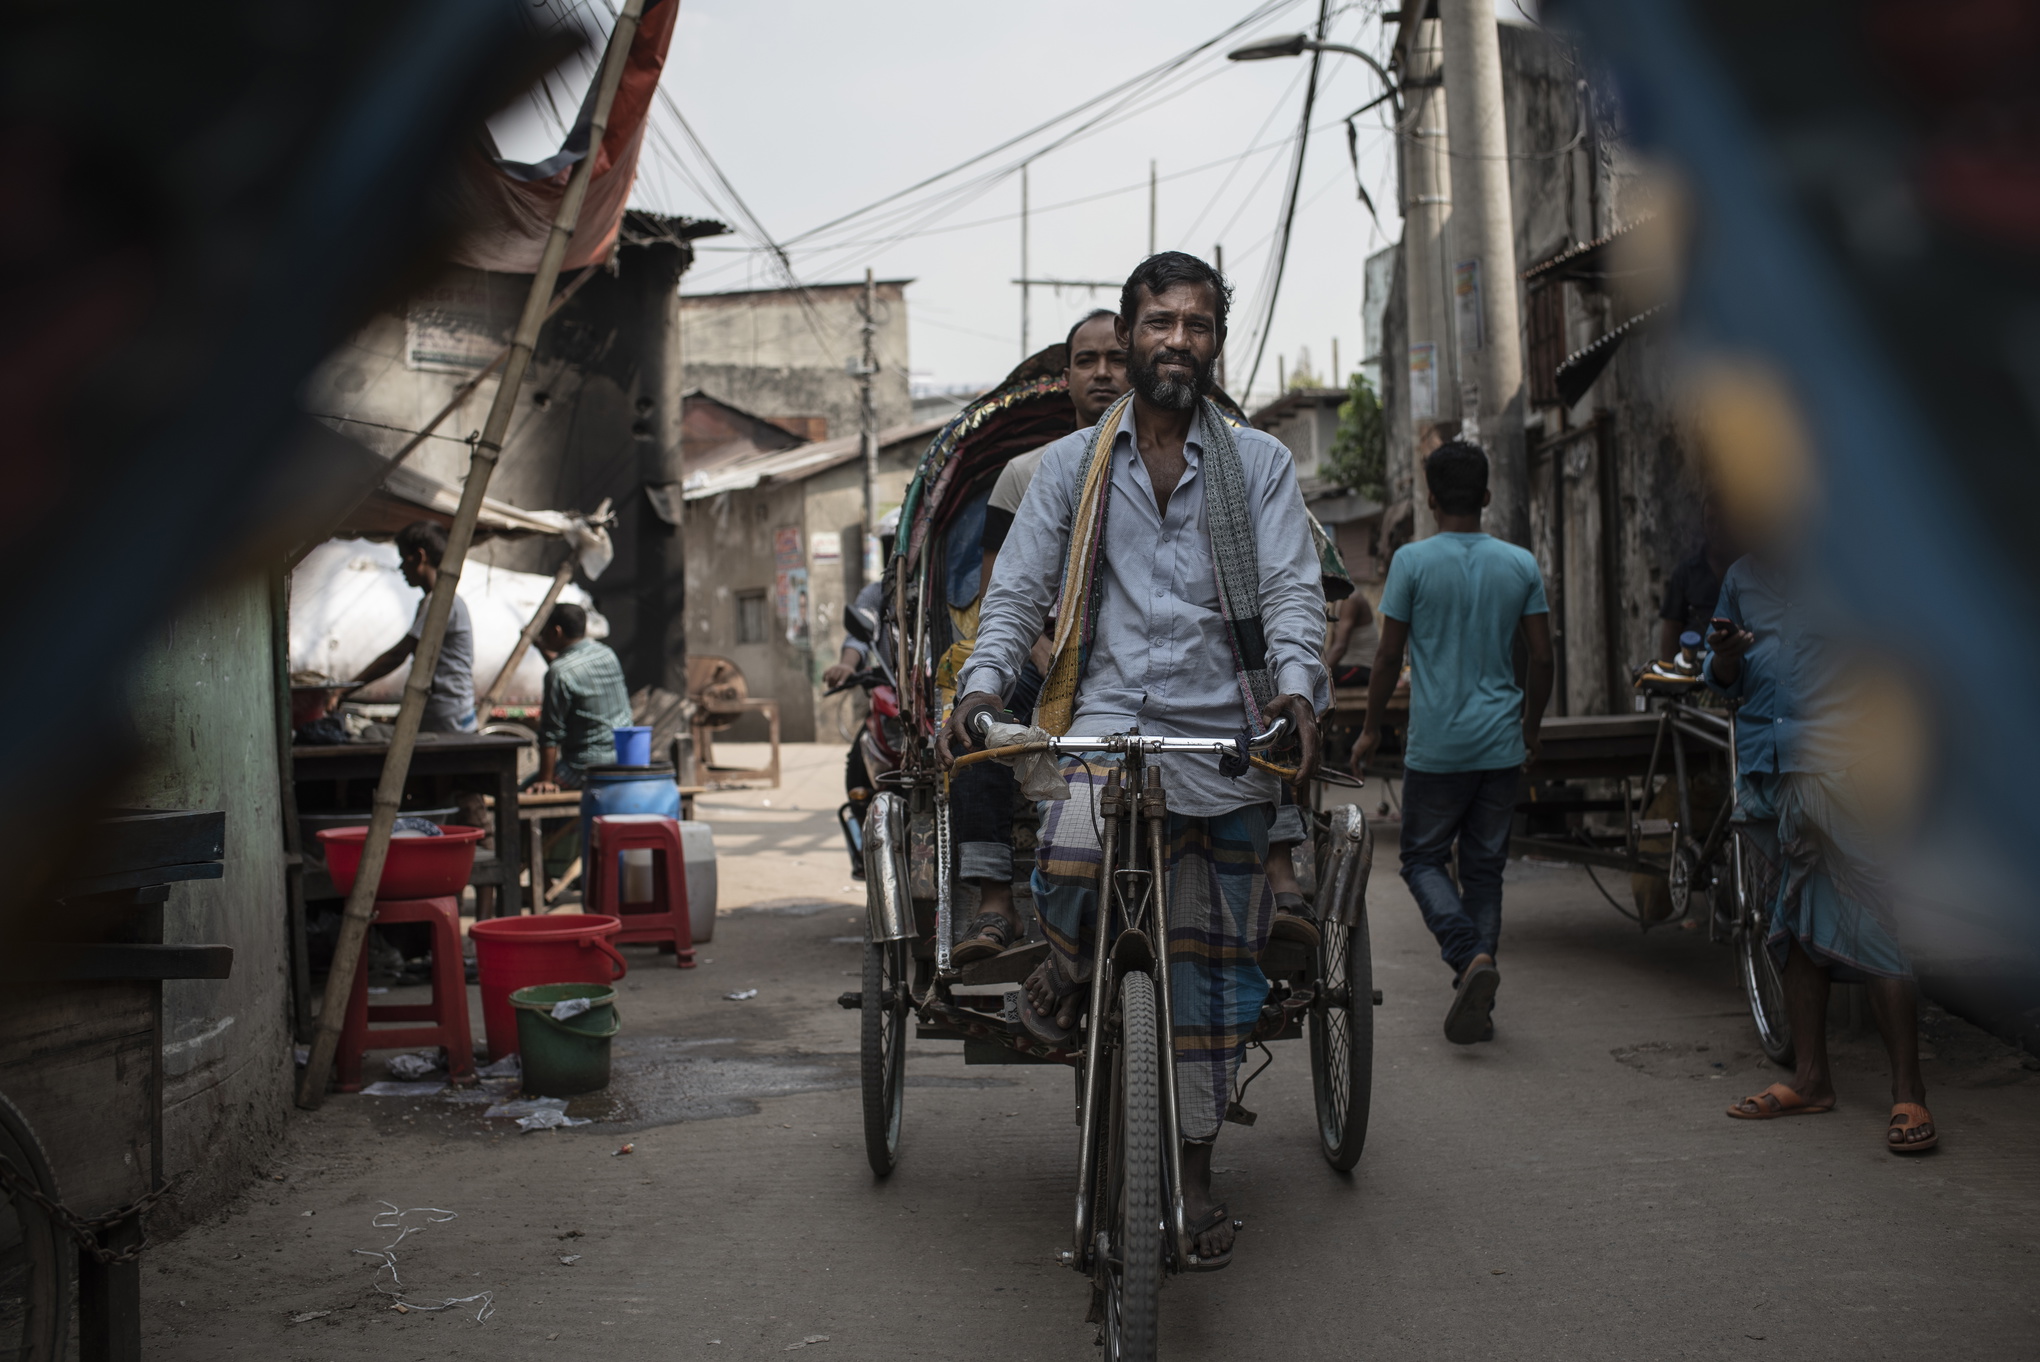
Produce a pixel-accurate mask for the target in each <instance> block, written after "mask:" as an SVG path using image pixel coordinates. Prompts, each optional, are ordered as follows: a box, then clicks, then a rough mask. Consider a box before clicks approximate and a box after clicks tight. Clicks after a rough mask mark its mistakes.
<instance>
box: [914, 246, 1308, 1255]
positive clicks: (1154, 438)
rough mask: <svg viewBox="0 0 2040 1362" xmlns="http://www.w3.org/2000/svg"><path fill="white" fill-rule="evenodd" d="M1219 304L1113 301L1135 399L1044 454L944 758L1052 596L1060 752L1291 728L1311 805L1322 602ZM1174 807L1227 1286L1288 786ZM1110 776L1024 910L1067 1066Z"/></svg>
mask: <svg viewBox="0 0 2040 1362" xmlns="http://www.w3.org/2000/svg"><path fill="white" fill-rule="evenodd" d="M1229 295H1230V289H1229V288H1228V287H1227V285H1226V282H1225V280H1224V278H1223V277H1222V276H1221V275H1220V274H1219V273H1218V271H1216V270H1214V269H1213V268H1212V267H1211V266H1209V265H1207V264H1205V263H1204V262H1203V261H1201V260H1198V259H1196V258H1195V257H1193V256H1189V255H1185V254H1183V253H1181V252H1177V251H1170V252H1166V253H1164V254H1161V255H1156V256H1152V257H1150V258H1149V259H1147V260H1145V261H1143V262H1142V263H1141V265H1140V266H1139V268H1137V269H1136V270H1135V271H1134V272H1133V274H1132V276H1131V277H1129V278H1128V279H1127V281H1126V286H1125V288H1124V289H1123V290H1122V292H1121V294H1120V315H1119V318H1118V322H1117V329H1118V338H1119V341H1120V343H1121V344H1122V345H1123V346H1125V347H1126V350H1127V372H1128V376H1129V378H1130V379H1131V381H1132V385H1133V391H1132V392H1131V393H1130V394H1128V395H1127V396H1125V397H1123V398H1121V399H1119V400H1118V401H1117V402H1115V403H1114V404H1113V405H1112V407H1111V409H1110V410H1109V411H1108V412H1107V413H1106V415H1105V417H1104V419H1103V420H1102V421H1101V422H1100V423H1099V424H1098V425H1097V426H1096V427H1093V428H1092V429H1090V430H1086V431H1079V432H1077V433H1076V434H1074V435H1069V436H1066V437H1064V438H1063V439H1062V440H1059V441H1057V442H1056V443H1055V444H1053V445H1051V446H1049V447H1048V450H1047V452H1046V453H1045V455H1044V456H1043V458H1042V462H1041V467H1040V471H1039V472H1038V473H1036V475H1035V478H1034V481H1033V484H1032V485H1031V486H1030V487H1029V488H1028V491H1027V496H1026V498H1025V499H1024V500H1023V501H1022V503H1021V505H1020V510H1019V514H1018V515H1017V516H1016V518H1015V520H1014V523H1013V528H1012V531H1011V533H1010V534H1009V535H1008V537H1007V539H1006V543H1005V546H1004V549H1003V551H1002V553H1001V555H1000V560H999V570H998V573H997V574H996V576H994V578H993V579H992V583H991V586H990V588H989V590H988V591H987V593H986V596H985V600H984V603H983V607H982V610H981V612H980V615H979V620H978V635H977V646H976V649H975V651H974V652H973V653H972V654H971V658H970V661H969V662H968V664H967V665H966V666H965V667H964V669H963V672H962V674H961V675H960V676H959V677H958V681H957V691H958V693H959V696H960V698H959V699H958V701H957V703H956V706H955V709H954V710H953V711H952V712H951V715H950V718H949V720H948V722H947V723H946V724H945V726H944V728H943V731H942V735H941V739H940V741H939V744H938V748H939V750H940V752H941V755H942V759H943V760H944V762H945V763H946V762H948V761H951V760H953V754H954V751H955V749H956V748H957V747H968V746H972V745H974V743H975V739H974V738H972V737H970V736H967V735H969V733H970V721H971V719H972V716H974V715H976V714H978V713H982V712H986V711H989V712H991V713H992V714H994V715H995V716H997V717H1001V718H1003V713H1004V702H1003V699H1002V697H1003V696H1005V695H1006V694H1007V693H1008V692H1009V691H1010V689H1011V688H1012V686H1013V684H1014V681H1015V680H1016V678H1017V677H1018V676H1019V674H1020V670H1021V668H1022V667H1023V666H1024V665H1025V664H1026V661H1027V657H1028V652H1029V649H1030V648H1031V647H1032V645H1033V643H1034V640H1035V639H1036V638H1037V637H1038V636H1039V635H1040V633H1041V630H1042V625H1043V622H1044V621H1045V620H1046V619H1047V616H1048V610H1049V606H1050V603H1051V601H1052V600H1053V599H1055V598H1056V596H1057V593H1058V589H1059V588H1060V590H1061V593H1062V595H1061V602H1062V603H1061V607H1060V613H1061V615H1062V616H1064V617H1067V616H1069V615H1070V612H1071V611H1073V610H1074V611H1075V612H1076V615H1075V618H1074V619H1073V620H1069V619H1066V620H1065V621H1064V622H1063V623H1062V624H1059V627H1058V633H1059V637H1060V647H1059V649H1058V651H1057V653H1056V656H1055V659H1054V661H1053V664H1052V666H1051V669H1050V673H1049V677H1048V680H1047V682H1046V683H1045V684H1044V686H1043V689H1042V694H1041V700H1040V703H1039V705H1038V706H1037V708H1036V711H1035V722H1036V723H1037V724H1038V725H1040V726H1041V727H1042V728H1044V729H1047V730H1048V731H1050V732H1053V733H1070V732H1076V733H1084V734H1093V733H1099V734H1102V733H1113V732H1123V731H1125V730H1128V729H1132V728H1134V727H1136V726H1138V727H1139V729H1140V731H1141V732H1142V733H1145V734H1149V735H1157V736H1179V737H1206V738H1208V737H1224V736H1229V735H1232V734H1236V733H1238V732H1240V731H1241V730H1242V729H1243V728H1251V729H1253V730H1255V731H1260V730H1263V729H1265V728H1266V727H1267V726H1268V725H1270V724H1272V723H1274V722H1275V720H1277V719H1278V718H1286V719H1288V720H1289V721H1290V722H1291V723H1292V724H1293V725H1294V726H1295V729H1296V732H1297V736H1298V738H1299V740H1300V743H1301V748H1302V767H1301V771H1300V774H1299V777H1298V780H1299V783H1301V782H1302V781H1304V780H1308V778H1309V776H1310V773H1311V771H1312V769H1313V768H1314V767H1315V765H1316V761H1317V725H1316V715H1315V712H1314V709H1313V706H1312V703H1311V698H1310V697H1312V696H1314V695H1316V694H1318V693H1319V692H1320V690H1321V688H1322V686H1323V684H1324V681H1323V663H1322V660H1321V658H1320V656H1319V654H1320V651H1321V649H1322V645H1323V642H1324V593H1323V588H1322V587H1321V585H1320V583H1319V565H1318V560H1317V557H1316V555H1315V554H1314V553H1313V552H1312V550H1311V538H1310V535H1309V534H1308V532H1307V529H1306V526H1307V522H1306V520H1305V511H1304V503H1303V494H1302V491H1301V489H1300V488H1299V487H1298V485H1297V480H1296V469H1295V465H1294V461H1293V460H1292V459H1291V457H1290V453H1289V451H1288V450H1287V449H1285V448H1284V447H1283V446H1282V445H1281V443H1280V442H1279V441H1277V440H1275V439H1274V438H1273V437H1272V436H1269V435H1267V434H1265V433H1263V432H1261V431H1257V430H1238V429H1235V428H1234V427H1232V426H1231V425H1230V424H1228V423H1227V422H1226V420H1225V419H1224V417H1223V416H1222V415H1221V414H1220V412H1219V410H1218V408H1217V407H1216V406H1215V405H1214V404H1213V403H1212V402H1211V400H1210V399H1209V398H1208V397H1207V396H1206V393H1207V392H1208V391H1209V390H1210V387H1211V374H1212V368H1213V365H1214V363H1215V361H1216V359H1217V356H1218V353H1219V350H1220V348H1221V347H1222V346H1223V344H1224V342H1225V320H1226V309H1227V304H1228V302H1229V301H1230V297H1229ZM1157 763H1158V764H1159V765H1160V766H1161V768H1162V771H1163V777H1164V788H1165V791H1166V794H1167V799H1168V809H1169V814H1168V823H1167V827H1166V830H1165V834H1164V836H1165V842H1166V849H1165V853H1164V854H1165V859H1166V862H1167V874H1168V876H1169V880H1168V910H1169V921H1168V923H1167V929H1168V947H1167V955H1168V969H1169V978H1170V987H1171V992H1172V995H1173V996H1174V998H1175V999H1176V1000H1177V1004H1176V1009H1175V1016H1174V1024H1175V1061H1176V1076H1177V1078H1176V1087H1177V1094H1178V1097H1177V1107H1178V1112H1177V1114H1178V1121H1179V1125H1180V1129H1181V1132H1182V1137H1183V1184H1184V1185H1183V1193H1184V1213H1185V1219H1186V1222H1187V1224H1188V1225H1189V1226H1190V1229H1191V1233H1192V1237H1193V1239H1194V1240H1195V1244H1196V1249H1195V1251H1196V1253H1197V1255H1198V1257H1199V1258H1200V1259H1202V1260H1204V1261H1205V1262H1206V1263H1209V1264H1212V1265H1219V1264H1222V1263H1223V1262H1224V1261H1225V1260H1227V1259H1228V1258H1229V1257H1230V1255H1231V1252H1232V1245H1233V1237H1234V1224H1233V1222H1232V1220H1231V1219H1230V1218H1229V1215H1228V1212H1227V1209H1226V1207H1225V1206H1224V1205H1223V1204H1220V1203H1216V1202H1214V1201H1213V1199H1212V1195H1211V1151H1212V1142H1213V1141H1214V1140H1215V1139H1216V1138H1217V1136H1218V1130H1219V1125H1220V1123H1221V1121H1222V1120H1223V1118H1224V1115H1225V1110H1226V1103H1227V1099H1228V1097H1229V1096H1230V1093H1231V1087H1232V1080H1233V1075H1234V1073H1235V1072H1236V1071H1237V1069H1238V1066H1239V1061H1240V1056H1241V1054H1242V1052H1243V1051H1244V1049H1245V1048H1246V1044H1247V1041H1248V1039H1249V1038H1250V1037H1251V1035H1252V1033H1253V1029H1254V1026H1255V1023H1256V1022H1257V1020H1258V1019H1259V1017H1260V1012H1261V1005H1262V1003H1263V1001H1264V1000H1265V999H1266V997H1267V994H1268V980H1267V977H1266V976H1265V975H1263V974H1262V972H1261V969H1260V966H1259V964H1258V963H1257V957H1258V956H1259V954H1260V953H1261V951H1262V949H1263V948H1264V947H1265V946H1266V944H1267V940H1268V931H1269V926H1270V922H1271V920H1272V918H1273V915H1274V908H1275V905H1274V898H1273V895H1272V894H1271V893H1270V892H1269V888H1268V881H1267V876H1266V873H1265V871H1264V869H1263V864H1262V863H1263V860H1264V858H1265V856H1266V854H1267V850H1268V826H1269V822H1270V820H1271V819H1272V817H1273V815H1274V803H1275V799H1276V795H1277V784H1276V780H1275V778H1274V777H1273V776H1271V775H1268V774H1266V773H1263V772H1261V771H1258V770H1252V771H1249V772H1248V774H1246V775H1243V776H1240V777H1238V778H1237V779H1232V778H1228V777H1226V776H1224V775H1221V774H1220V772H1219V769H1218V758H1217V757H1215V756H1183V755H1176V754H1170V755H1166V756H1162V757H1159V758H1157ZM1109 769H1110V768H1109V767H1107V766H1106V765H1104V764H1103V763H1102V762H1101V761H1099V760H1097V759H1090V760H1082V761H1079V760H1071V761H1068V762H1065V764H1064V766H1063V771H1062V775H1063V780H1064V782H1065V785H1066V788H1067V790H1068V794H1069V798H1068V799H1066V800H1047V801H1043V805H1042V822H1041V834H1040V843H1039V852H1038V860H1037V869H1036V870H1035V872H1034V883H1033V887H1034V900H1035V905H1036V909H1037V911H1038V913H1039V915H1040V918H1041V923H1042V928H1043V934H1044V935H1045V936H1046V937H1047V939H1048V943H1049V947H1050V954H1049V960H1048V961H1047V963H1045V964H1044V965H1043V966H1042V968H1041V969H1040V970H1038V971H1037V972H1036V973H1035V975H1034V976H1033V977H1032V978H1030V979H1029V980H1028V981H1027V984H1026V987H1025V989H1024V991H1023V993H1022V1006H1021V1009H1020V1010H1021V1015H1022V1018H1023V1020H1024V1021H1025V1023H1026V1024H1027V1026H1028V1029H1029V1030H1030V1031H1031V1032H1033V1033H1034V1034H1035V1035H1036V1036H1038V1037H1039V1038H1041V1039H1043V1040H1044V1041H1047V1042H1049V1043H1051V1044H1059V1043H1067V1042H1068V1040H1069V1039H1070V1037H1071V1031H1072V1028H1073V1027H1074V1026H1075V1023H1076V1019H1077V1015H1078V1012H1079V1010H1080V1008H1081V1004H1082V998H1081V996H1080V988H1081V985H1082V984H1083V983H1084V981H1085V980H1086V979H1087V978H1088V976H1089V973H1090V957H1089V954H1088V952H1087V951H1086V950H1085V949H1084V947H1083V945H1082V937H1083V935H1084V931H1085V926H1086V924H1087V922H1088V921H1090V920H1091V919H1093V918H1094V917H1095V914H1096V909H1097V901H1098V886H1097V872H1098V865H1099V859H1100V849H1099V845H1098V834H1097V828H1098V826H1099V816H1098V809H1097V803H1096V801H1097V799H1098V797H1099V795H1100V794H1101V793H1102V790H1103V787H1104V784H1105V781H1106V777H1107V774H1108V772H1109Z"/></svg>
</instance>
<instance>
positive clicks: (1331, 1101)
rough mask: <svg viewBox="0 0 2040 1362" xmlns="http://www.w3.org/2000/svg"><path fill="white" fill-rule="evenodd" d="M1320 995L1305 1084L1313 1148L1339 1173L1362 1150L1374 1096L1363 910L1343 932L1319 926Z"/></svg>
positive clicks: (1370, 972) (1368, 946)
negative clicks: (1311, 1098)
mask: <svg viewBox="0 0 2040 1362" xmlns="http://www.w3.org/2000/svg"><path fill="white" fill-rule="evenodd" d="M1320 930H1321V931H1322V932H1323V934H1324V946H1323V951H1324V955H1323V960H1324V969H1323V971H1322V992H1321V993H1320V995H1319V998H1318V1005H1317V1006H1315V1007H1313V1008H1312V1009H1311V1013H1310V1079H1311V1083H1310V1085H1311V1091H1312V1093H1313V1094H1314V1095H1315V1097H1316V1100H1317V1119H1318V1148H1319V1150H1320V1152H1322V1153H1323V1154H1324V1156H1325V1162H1326V1163H1329V1164H1330V1165H1331V1166H1332V1167H1334V1168H1336V1169H1338V1170H1339V1171H1340V1172H1341V1173H1346V1172H1350V1171H1352V1168H1353V1165H1355V1164H1357V1163H1359V1162H1360V1154H1361V1151H1362V1150H1364V1149H1365V1148H1366V1147H1367V1118H1368V1114H1369V1110H1370V1108H1371V1107H1372V1105H1373V1096H1374V949H1373V944H1372V941H1371V940H1370V938H1369V936H1368V932H1367V910H1366V908H1365V907H1364V906H1363V907H1362V908H1361V910H1360V915H1359V921H1358V922H1357V923H1355V924H1354V925H1353V926H1352V927H1347V926H1345V925H1344V924H1343V923H1340V922H1337V921H1326V922H1324V923H1321V924H1320Z"/></svg>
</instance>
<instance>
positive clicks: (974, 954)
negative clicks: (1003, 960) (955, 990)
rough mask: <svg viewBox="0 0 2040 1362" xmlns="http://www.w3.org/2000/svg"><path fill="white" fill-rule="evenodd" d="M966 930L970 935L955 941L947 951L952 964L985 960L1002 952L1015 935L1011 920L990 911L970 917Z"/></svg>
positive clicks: (965, 963)
mask: <svg viewBox="0 0 2040 1362" xmlns="http://www.w3.org/2000/svg"><path fill="white" fill-rule="evenodd" d="M966 930H967V931H969V933H970V935H969V936H966V937H965V938H964V939H963V940H961V941H959V942H957V943H956V945H955V947H954V948H953V949H952V950H951V951H950V952H949V963H951V964H952V965H967V964H969V963H970V962H971V961H973V960H987V959H990V958H991V957H992V956H994V955H999V954H1002V953H1004V952H1005V950H1006V949H1007V948H1008V947H1009V946H1011V945H1012V944H1013V938H1014V936H1015V935H1017V932H1016V930H1015V928H1014V926H1013V924H1012V923H1011V922H1008V921H1007V920H1006V919H1005V918H1003V917H1001V916H1000V915H999V914H997V913H991V912H986V913H979V914H978V915H977V916H976V917H974V918H972V919H971V920H970V926H969V927H968V928H967V929H966Z"/></svg>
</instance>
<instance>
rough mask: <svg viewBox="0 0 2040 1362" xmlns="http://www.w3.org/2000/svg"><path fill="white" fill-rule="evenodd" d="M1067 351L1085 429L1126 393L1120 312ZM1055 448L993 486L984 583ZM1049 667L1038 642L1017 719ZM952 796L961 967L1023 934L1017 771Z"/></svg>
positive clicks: (958, 786)
mask: <svg viewBox="0 0 2040 1362" xmlns="http://www.w3.org/2000/svg"><path fill="white" fill-rule="evenodd" d="M1065 348H1066V349H1067V350H1068V351H1069V365H1068V367H1067V368H1066V369H1064V370H1063V377H1064V378H1065V380H1066V381H1067V382H1068V383H1069V389H1070V405H1071V406H1072V407H1075V408H1076V411H1077V423H1078V424H1079V425H1080V426H1083V427H1085V428H1089V427H1091V426H1095V425H1097V424H1098V418H1099V417H1101V416H1103V415H1104V414H1105V409H1106V408H1107V407H1109V406H1111V405H1112V404H1113V403H1114V402H1116V401H1118V400H1119V397H1120V396H1121V395H1122V394H1123V393H1125V391H1126V349H1125V347H1124V346H1122V345H1120V343H1119V340H1118V337H1117V335H1116V334H1115V331H1114V328H1113V317H1112V314H1111V313H1110V312H1107V311H1106V310H1105V309H1103V308H1099V309H1098V310H1097V311H1095V312H1093V313H1091V314H1090V315H1089V316H1088V317H1085V318H1084V319H1083V320H1082V321H1080V322H1078V323H1077V324H1076V325H1075V326H1073V327H1071V328H1070V334H1069V338H1068V341H1067V343H1066V347H1065ZM1050 448H1051V446H1050V445H1043V446H1042V447H1041V448H1040V449H1037V450H1034V451H1032V452H1030V453H1027V454H1022V455H1020V456H1019V457H1018V458H1015V459H1013V460H1011V461H1010V462H1008V463H1007V465H1006V466H1005V467H1004V468H1003V469H1001V470H1000V471H999V480H998V481H997V482H996V483H995V484H993V487H992V493H991V497H990V498H989V500H988V501H987V503H986V506H985V522H984V534H983V537H982V539H981V541H980V544H979V546H978V547H979V552H980V553H981V554H982V555H983V556H982V560H981V563H982V566H981V567H980V570H979V577H978V580H979V582H980V583H981V584H982V585H983V586H984V587H985V588H987V589H989V587H990V586H991V582H992V566H993V564H994V563H996V562H997V561H998V555H999V549H1000V548H1001V547H1002V546H1003V545H1004V544H1005V542H1006V534H1007V532H1008V531H1009V530H1011V529H1012V526H1013V512H1014V510H1015V509H1017V508H1018V507H1019V505H1020V500H1021V498H1022V497H1024V496H1025V495H1026V493H1027V484H1028V483H1029V482H1031V481H1032V480H1033V478H1034V469H1035V468H1036V467H1037V466H1038V465H1039V464H1040V463H1041V456H1042V455H1043V454H1044V453H1046V452H1047V451H1048V450H1049V449H1050ZM979 599H980V600H982V599H983V598H982V597H980V598H979ZM1047 669H1048V654H1047V644H1046V641H1045V640H1042V639H1037V640H1035V645H1034V649H1033V652H1032V655H1031V660H1030V662H1029V664H1028V665H1027V667H1025V668H1023V669H1022V672H1021V676H1020V679H1019V681H1018V682H1017V683H1016V685H1015V687H1014V693H1013V694H1011V695H1009V696H1008V697H1007V700H1008V703H1009V705H1010V707H1011V709H1012V712H1013V713H1014V715H1015V716H1016V717H1020V718H1025V717H1026V716H1027V715H1029V714H1031V713H1032V712H1033V710H1034V696H1035V694H1036V693H1037V692H1038V691H1039V690H1040V689H1041V678H1042V676H1043V674H1044V673H1045V672H1046V671H1047ZM949 800H950V806H949V808H950V818H951V820H952V824H953V828H954V835H955V837H956V845H957V876H958V878H960V879H964V880H969V881H971V882H973V883H975V884H976V885H977V886H978V893H979V896H980V897H979V899H978V910H979V911H978V915H977V916H976V917H975V918H973V919H972V920H971V923H970V926H969V927H967V928H966V929H965V931H966V933H967V935H966V936H965V937H964V939H963V940H962V941H959V942H958V943H957V944H956V949H955V950H953V951H951V952H950V956H949V958H950V959H951V960H952V961H954V962H955V963H957V964H959V965H961V964H968V963H969V962H970V961H972V960H982V959H984V958H986V957H988V956H993V955H997V954H998V953H999V952H1000V951H1003V950H1005V949H1006V948H1007V947H1008V946H1010V945H1012V944H1013V943H1014V942H1015V941H1017V940H1019V939H1020V936H1021V935H1022V931H1023V929H1022V927H1021V925H1020V918H1019V915H1018V914H1016V913H1015V912H1014V911H1013V773H1012V772H1011V771H1009V770H1007V769H1006V768H1005V767H1003V766H1001V765H999V764H998V763H997V762H991V761H982V762H979V763H977V764H976V765H974V766H966V767H964V768H963V770H961V771H959V772H958V773H957V775H956V779H955V780H954V781H953V782H951V784H950V796H949Z"/></svg>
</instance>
